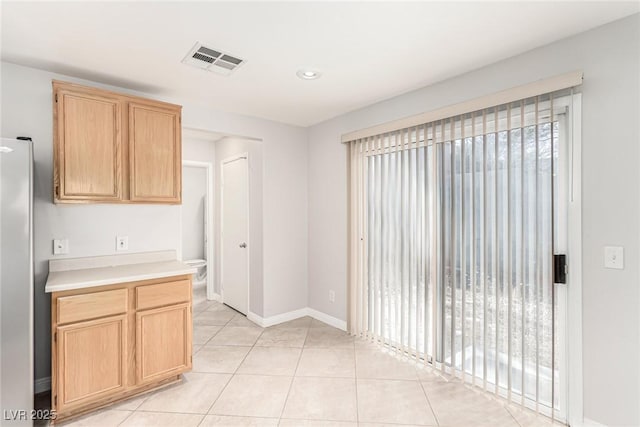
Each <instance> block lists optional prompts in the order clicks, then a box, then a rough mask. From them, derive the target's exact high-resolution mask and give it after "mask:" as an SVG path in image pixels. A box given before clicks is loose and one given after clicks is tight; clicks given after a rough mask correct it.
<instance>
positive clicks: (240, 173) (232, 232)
mask: <svg viewBox="0 0 640 427" xmlns="http://www.w3.org/2000/svg"><path fill="white" fill-rule="evenodd" d="M221 171H222V173H221V206H220V240H221V242H220V246H221V253H220V259H221V272H220V273H221V293H222V301H223V302H224V304H226V305H228V306H230V307H231V308H233V309H235V310H237V311H238V312H240V313H242V314H244V315H246V314H247V313H248V311H249V250H248V245H249V155H248V153H243V154H240V155H236V156H233V157H229V158H226V159H224V160H222V162H221Z"/></svg>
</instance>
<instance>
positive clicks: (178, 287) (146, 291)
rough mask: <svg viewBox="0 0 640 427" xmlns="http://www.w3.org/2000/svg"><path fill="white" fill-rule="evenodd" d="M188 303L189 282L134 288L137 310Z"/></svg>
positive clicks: (189, 296) (189, 293)
mask: <svg viewBox="0 0 640 427" xmlns="http://www.w3.org/2000/svg"><path fill="white" fill-rule="evenodd" d="M189 301H191V282H190V281H189V280H179V281H175V282H165V283H158V284H156V285H146V286H138V287H137V288H136V309H137V310H145V309H148V308H154V307H162V306H163V305H170V304H178V303H181V302H189Z"/></svg>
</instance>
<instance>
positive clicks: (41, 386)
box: [33, 377, 51, 394]
mask: <svg viewBox="0 0 640 427" xmlns="http://www.w3.org/2000/svg"><path fill="white" fill-rule="evenodd" d="M49 390H51V377H44V378H38V379H37V380H35V381H34V382H33V392H34V393H35V394H38V393H43V392H45V391H49Z"/></svg>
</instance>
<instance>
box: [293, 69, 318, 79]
mask: <svg viewBox="0 0 640 427" xmlns="http://www.w3.org/2000/svg"><path fill="white" fill-rule="evenodd" d="M296 75H297V76H298V77H300V78H301V79H302V80H315V79H317V78H319V77H320V76H321V73H320V71H316V70H309V69H301V70H298V72H297V73H296Z"/></svg>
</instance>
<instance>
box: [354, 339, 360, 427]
mask: <svg viewBox="0 0 640 427" xmlns="http://www.w3.org/2000/svg"><path fill="white" fill-rule="evenodd" d="M353 376H354V377H355V383H356V423H357V424H360V405H359V403H358V362H357V361H356V343H355V340H354V341H353Z"/></svg>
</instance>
